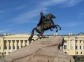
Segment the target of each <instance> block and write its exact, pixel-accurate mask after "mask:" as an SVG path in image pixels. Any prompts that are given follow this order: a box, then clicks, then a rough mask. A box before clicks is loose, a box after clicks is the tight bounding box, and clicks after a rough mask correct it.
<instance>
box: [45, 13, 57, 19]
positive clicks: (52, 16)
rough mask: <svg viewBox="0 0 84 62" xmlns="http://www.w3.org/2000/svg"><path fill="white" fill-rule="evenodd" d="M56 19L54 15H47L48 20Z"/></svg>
mask: <svg viewBox="0 0 84 62" xmlns="http://www.w3.org/2000/svg"><path fill="white" fill-rule="evenodd" d="M54 18H56V17H55V16H54V15H52V14H48V15H47V19H54Z"/></svg>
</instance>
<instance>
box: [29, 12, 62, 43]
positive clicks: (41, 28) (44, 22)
mask: <svg viewBox="0 0 84 62" xmlns="http://www.w3.org/2000/svg"><path fill="white" fill-rule="evenodd" d="M40 15H41V18H40V21H39V23H38V24H37V27H35V28H33V30H32V32H31V35H30V37H29V39H28V40H29V44H30V43H31V41H32V40H34V39H32V38H33V35H34V31H36V32H37V33H39V34H38V35H37V36H38V37H39V38H40V37H41V38H42V37H43V33H44V32H45V31H46V30H51V31H52V29H54V28H56V32H58V29H59V30H61V27H60V26H59V25H55V24H54V22H53V20H52V19H54V18H56V17H55V16H54V15H52V14H48V15H46V16H44V15H43V13H42V12H41V13H40Z"/></svg>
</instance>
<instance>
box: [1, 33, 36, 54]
mask: <svg viewBox="0 0 84 62" xmlns="http://www.w3.org/2000/svg"><path fill="white" fill-rule="evenodd" d="M29 36H30V35H28V34H15V35H4V36H0V55H8V54H10V53H11V52H13V51H15V50H17V49H19V48H22V47H25V46H27V45H29V41H28V38H29ZM35 38H37V36H34V39H35Z"/></svg>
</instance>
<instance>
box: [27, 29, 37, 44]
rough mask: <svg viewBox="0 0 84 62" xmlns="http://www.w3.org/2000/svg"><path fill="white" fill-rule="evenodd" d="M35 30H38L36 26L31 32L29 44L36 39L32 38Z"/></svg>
mask: <svg viewBox="0 0 84 62" xmlns="http://www.w3.org/2000/svg"><path fill="white" fill-rule="evenodd" d="M34 30H36V28H33V30H32V32H31V36H30V37H29V39H28V40H29V44H30V43H31V41H32V40H34V39H32V38H33V35H34Z"/></svg>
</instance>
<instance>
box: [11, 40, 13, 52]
mask: <svg viewBox="0 0 84 62" xmlns="http://www.w3.org/2000/svg"><path fill="white" fill-rule="evenodd" d="M11 51H13V41H12V40H11Z"/></svg>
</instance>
